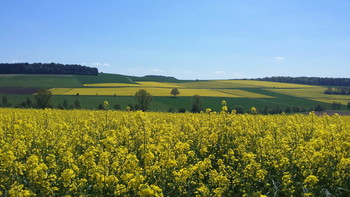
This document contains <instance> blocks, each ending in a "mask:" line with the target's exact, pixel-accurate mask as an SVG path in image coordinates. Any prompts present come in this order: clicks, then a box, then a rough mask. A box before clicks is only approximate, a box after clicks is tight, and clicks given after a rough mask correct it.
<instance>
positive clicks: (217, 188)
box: [0, 109, 350, 196]
mask: <svg viewBox="0 0 350 197" xmlns="http://www.w3.org/2000/svg"><path fill="white" fill-rule="evenodd" d="M349 131H350V117H349V116H338V115H334V116H315V115H314V114H313V113H311V114H310V115H301V114H297V115H291V116H287V115H269V116H263V115H247V114H246V115H236V114H226V113H218V114H215V113H209V114H170V113H143V112H120V111H87V110H72V111H64V110H35V109H0V161H1V162H0V196H270V195H272V194H275V195H277V196H349V195H350V188H349V183H350V168H349V167H350V133H349Z"/></svg>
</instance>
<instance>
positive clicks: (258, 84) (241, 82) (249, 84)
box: [218, 80, 318, 88]
mask: <svg viewBox="0 0 350 197" xmlns="http://www.w3.org/2000/svg"><path fill="white" fill-rule="evenodd" d="M218 82H222V83H229V84H232V85H234V86H238V87H240V86H242V87H244V86H246V87H255V88H257V87H264V88H315V87H318V86H312V85H302V84H290V83H279V82H269V81H254V80H219V81H218Z"/></svg>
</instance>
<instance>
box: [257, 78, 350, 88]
mask: <svg viewBox="0 0 350 197" xmlns="http://www.w3.org/2000/svg"><path fill="white" fill-rule="evenodd" d="M254 80H259V81H271V82H281V83H297V84H308V85H322V86H350V78H329V77H326V78H322V77H264V78H257V79H254Z"/></svg>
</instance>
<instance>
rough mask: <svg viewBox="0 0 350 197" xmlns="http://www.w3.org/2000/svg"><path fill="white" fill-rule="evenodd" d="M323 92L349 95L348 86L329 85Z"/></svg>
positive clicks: (349, 89)
mask: <svg viewBox="0 0 350 197" xmlns="http://www.w3.org/2000/svg"><path fill="white" fill-rule="evenodd" d="M324 93H325V94H341V95H350V88H348V87H329V88H327V90H325V91H324Z"/></svg>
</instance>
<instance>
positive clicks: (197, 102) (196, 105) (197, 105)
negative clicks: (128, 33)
mask: <svg viewBox="0 0 350 197" xmlns="http://www.w3.org/2000/svg"><path fill="white" fill-rule="evenodd" d="M202 110H203V100H202V98H201V97H200V96H199V95H194V96H193V100H192V109H191V111H192V112H193V113H199V112H200V111H202Z"/></svg>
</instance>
